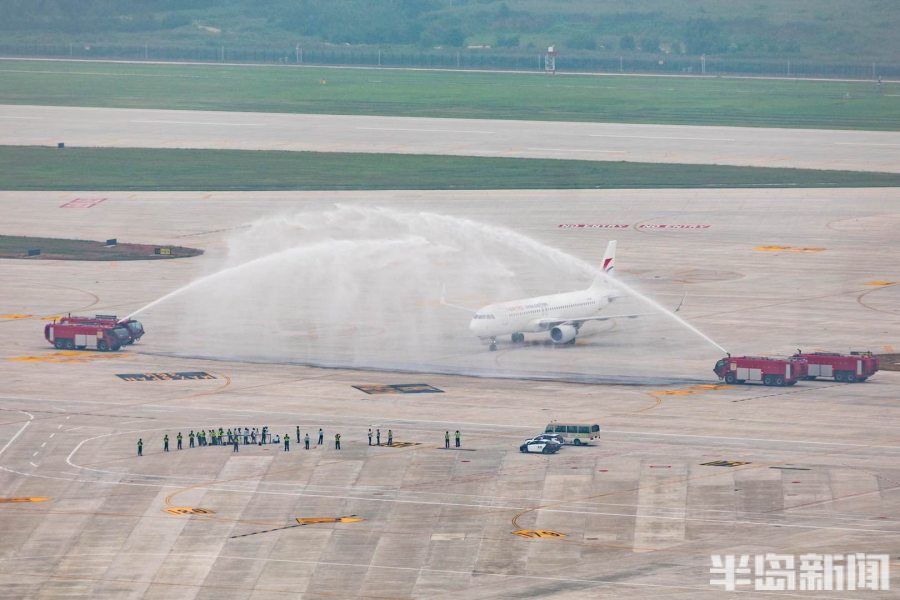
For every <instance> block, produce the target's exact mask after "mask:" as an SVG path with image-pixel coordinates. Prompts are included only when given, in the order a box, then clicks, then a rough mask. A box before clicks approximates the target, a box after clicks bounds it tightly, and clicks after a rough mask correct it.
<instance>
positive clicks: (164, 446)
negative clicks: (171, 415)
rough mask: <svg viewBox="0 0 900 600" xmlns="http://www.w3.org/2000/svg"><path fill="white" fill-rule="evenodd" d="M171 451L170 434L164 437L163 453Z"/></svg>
mask: <svg viewBox="0 0 900 600" xmlns="http://www.w3.org/2000/svg"><path fill="white" fill-rule="evenodd" d="M168 451H169V434H168V433H167V434H166V435H164V436H163V452H168Z"/></svg>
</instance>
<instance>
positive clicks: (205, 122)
mask: <svg viewBox="0 0 900 600" xmlns="http://www.w3.org/2000/svg"><path fill="white" fill-rule="evenodd" d="M129 123H167V124H170V125H219V126H234V127H262V126H263V124H262V123H220V122H212V121H162V120H138V119H136V120H132V121H129Z"/></svg>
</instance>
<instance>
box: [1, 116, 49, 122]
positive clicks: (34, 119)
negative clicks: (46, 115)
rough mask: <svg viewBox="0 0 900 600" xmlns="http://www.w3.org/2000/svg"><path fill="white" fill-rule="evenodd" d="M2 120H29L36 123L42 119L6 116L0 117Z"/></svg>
mask: <svg viewBox="0 0 900 600" xmlns="http://www.w3.org/2000/svg"><path fill="white" fill-rule="evenodd" d="M0 119H27V120H31V121H36V120H38V119H40V117H9V116H6V115H0Z"/></svg>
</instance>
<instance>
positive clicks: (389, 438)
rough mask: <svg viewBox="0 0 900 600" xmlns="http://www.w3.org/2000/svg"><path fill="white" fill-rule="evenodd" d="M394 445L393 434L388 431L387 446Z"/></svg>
mask: <svg viewBox="0 0 900 600" xmlns="http://www.w3.org/2000/svg"><path fill="white" fill-rule="evenodd" d="M393 445H394V432H393V431H391V430H390V429H388V446H393Z"/></svg>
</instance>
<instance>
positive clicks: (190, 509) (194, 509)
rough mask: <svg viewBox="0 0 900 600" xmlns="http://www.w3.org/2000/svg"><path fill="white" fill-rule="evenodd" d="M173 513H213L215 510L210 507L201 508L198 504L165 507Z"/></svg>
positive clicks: (168, 511)
mask: <svg viewBox="0 0 900 600" xmlns="http://www.w3.org/2000/svg"><path fill="white" fill-rule="evenodd" d="M164 510H165V511H166V512H167V513H169V514H172V515H179V516H180V515H211V514H213V512H214V511H211V510H209V509H208V508H200V507H198V506H170V507H168V508H166V509H164Z"/></svg>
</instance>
